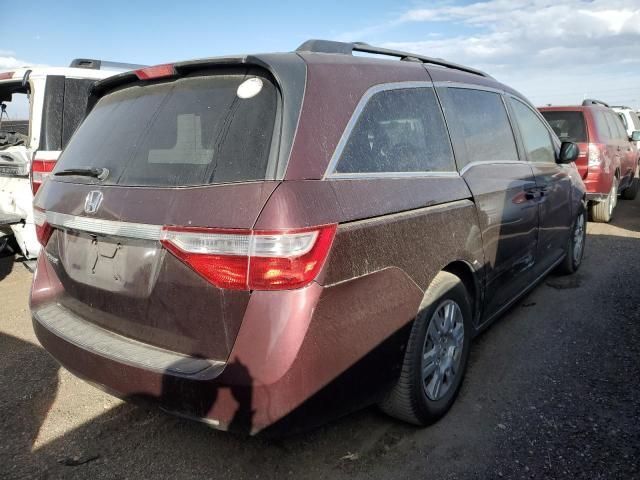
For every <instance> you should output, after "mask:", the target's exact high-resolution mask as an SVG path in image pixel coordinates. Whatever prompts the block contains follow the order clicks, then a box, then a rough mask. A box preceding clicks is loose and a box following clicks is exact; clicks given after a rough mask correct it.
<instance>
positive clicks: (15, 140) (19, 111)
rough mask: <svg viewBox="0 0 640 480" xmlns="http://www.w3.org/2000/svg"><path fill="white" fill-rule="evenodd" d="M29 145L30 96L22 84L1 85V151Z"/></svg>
mask: <svg viewBox="0 0 640 480" xmlns="http://www.w3.org/2000/svg"><path fill="white" fill-rule="evenodd" d="M28 143H29V96H28V95H27V93H26V90H25V88H24V87H22V85H21V83H20V82H13V83H6V84H0V149H2V148H7V147H11V146H17V145H25V146H26V145H27V144H28Z"/></svg>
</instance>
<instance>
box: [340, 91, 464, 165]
mask: <svg viewBox="0 0 640 480" xmlns="http://www.w3.org/2000/svg"><path fill="white" fill-rule="evenodd" d="M442 171H455V162H454V160H453V153H452V151H451V143H450V141H449V136H448V134H447V130H446V127H445V124H444V120H443V118H442V112H441V111H440V107H439V105H438V101H437V99H436V96H435V92H434V91H433V89H432V88H407V89H397V90H385V91H382V92H379V93H376V94H375V95H373V96H372V97H371V99H370V100H369V101H368V103H367V104H366V106H365V108H364V109H363V111H362V113H361V114H360V116H359V117H358V120H357V122H356V124H355V127H354V128H353V131H352V132H351V135H350V136H349V139H348V141H347V143H346V145H345V147H344V150H343V151H342V155H341V157H340V160H339V161H338V165H337V167H336V172H337V173H377V172H442Z"/></svg>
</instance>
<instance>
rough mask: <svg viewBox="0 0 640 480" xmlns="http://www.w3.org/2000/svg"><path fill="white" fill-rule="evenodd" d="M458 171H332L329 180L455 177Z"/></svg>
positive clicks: (457, 175)
mask: <svg viewBox="0 0 640 480" xmlns="http://www.w3.org/2000/svg"><path fill="white" fill-rule="evenodd" d="M459 176H460V175H459V174H458V172H454V171H450V172H449V171H447V172H357V173H332V174H331V175H330V176H329V177H328V178H330V179H331V180H354V179H357V180H362V179H374V178H430V177H434V178H438V177H440V178H442V177H445V178H457V177H459Z"/></svg>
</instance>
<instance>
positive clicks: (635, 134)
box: [631, 130, 640, 142]
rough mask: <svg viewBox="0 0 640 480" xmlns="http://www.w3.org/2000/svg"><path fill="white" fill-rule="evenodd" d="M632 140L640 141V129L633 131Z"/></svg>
mask: <svg viewBox="0 0 640 480" xmlns="http://www.w3.org/2000/svg"><path fill="white" fill-rule="evenodd" d="M631 141H632V142H640V130H634V131H633V132H631Z"/></svg>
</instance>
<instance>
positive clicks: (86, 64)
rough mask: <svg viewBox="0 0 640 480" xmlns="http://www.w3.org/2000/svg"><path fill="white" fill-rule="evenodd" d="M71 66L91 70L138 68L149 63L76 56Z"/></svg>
mask: <svg viewBox="0 0 640 480" xmlns="http://www.w3.org/2000/svg"><path fill="white" fill-rule="evenodd" d="M69 66H70V67H71V68H86V69H89V70H122V71H126V70H137V69H138V68H143V67H146V66H147V65H137V64H135V63H122V62H110V61H106V60H95V59H92V58H74V59H73V60H72V61H71V64H70V65H69Z"/></svg>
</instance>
